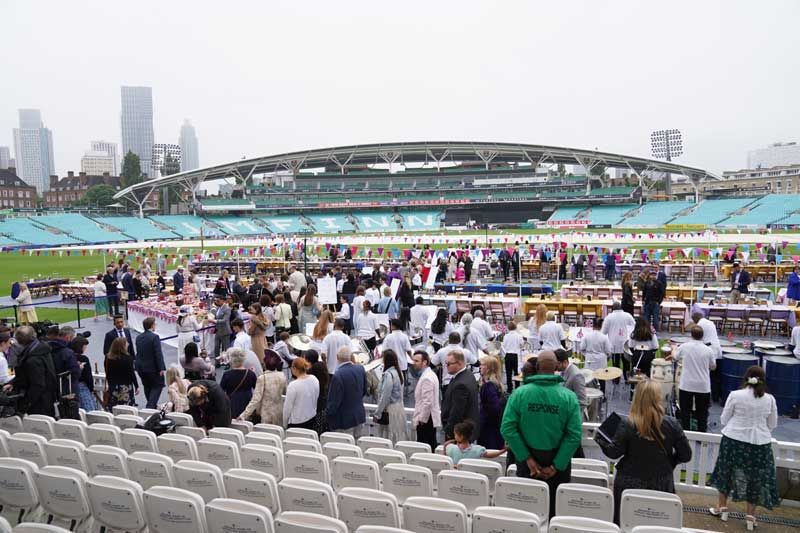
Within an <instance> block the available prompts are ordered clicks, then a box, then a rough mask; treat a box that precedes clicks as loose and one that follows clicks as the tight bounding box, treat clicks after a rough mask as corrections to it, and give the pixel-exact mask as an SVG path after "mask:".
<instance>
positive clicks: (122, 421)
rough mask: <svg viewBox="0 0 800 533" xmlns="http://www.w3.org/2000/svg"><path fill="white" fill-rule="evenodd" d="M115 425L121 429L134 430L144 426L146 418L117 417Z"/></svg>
mask: <svg viewBox="0 0 800 533" xmlns="http://www.w3.org/2000/svg"><path fill="white" fill-rule="evenodd" d="M114 425H115V426H117V427H118V428H119V429H123V430H124V429H134V428H136V427H137V426H143V425H144V418H142V417H141V416H135V415H116V416H115V417H114Z"/></svg>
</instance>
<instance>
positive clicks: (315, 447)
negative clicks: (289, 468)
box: [283, 437, 322, 453]
mask: <svg viewBox="0 0 800 533" xmlns="http://www.w3.org/2000/svg"><path fill="white" fill-rule="evenodd" d="M292 450H295V451H301V452H313V453H322V445H321V444H320V443H319V441H316V440H311V439H304V438H302V437H286V438H285V439H283V451H285V452H288V451H292Z"/></svg>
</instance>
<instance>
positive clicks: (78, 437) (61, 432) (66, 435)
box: [53, 418, 89, 444]
mask: <svg viewBox="0 0 800 533" xmlns="http://www.w3.org/2000/svg"><path fill="white" fill-rule="evenodd" d="M88 429H89V426H88V425H87V424H86V422H84V421H83V420H72V419H71V418H62V419H61V420H56V423H55V424H53V433H54V435H55V438H57V439H68V440H74V441H77V442H80V443H81V444H86V431H87V430H88Z"/></svg>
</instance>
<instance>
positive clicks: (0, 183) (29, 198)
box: [0, 167, 36, 209]
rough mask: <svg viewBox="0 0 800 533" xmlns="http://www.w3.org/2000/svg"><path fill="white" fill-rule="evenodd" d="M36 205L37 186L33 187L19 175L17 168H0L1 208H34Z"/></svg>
mask: <svg viewBox="0 0 800 533" xmlns="http://www.w3.org/2000/svg"><path fill="white" fill-rule="evenodd" d="M35 207H36V187H31V186H30V185H28V184H27V183H25V182H24V181H22V179H20V177H19V176H17V169H15V168H13V167H10V168H4V169H0V208H2V209H13V208H18V209H34V208H35Z"/></svg>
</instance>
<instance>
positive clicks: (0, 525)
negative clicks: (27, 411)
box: [0, 430, 14, 533]
mask: <svg viewBox="0 0 800 533" xmlns="http://www.w3.org/2000/svg"><path fill="white" fill-rule="evenodd" d="M4 431H5V430H4ZM0 533H14V532H13V531H11V524H10V523H9V522H8V520H6V519H5V518H3V517H2V516H0Z"/></svg>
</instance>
